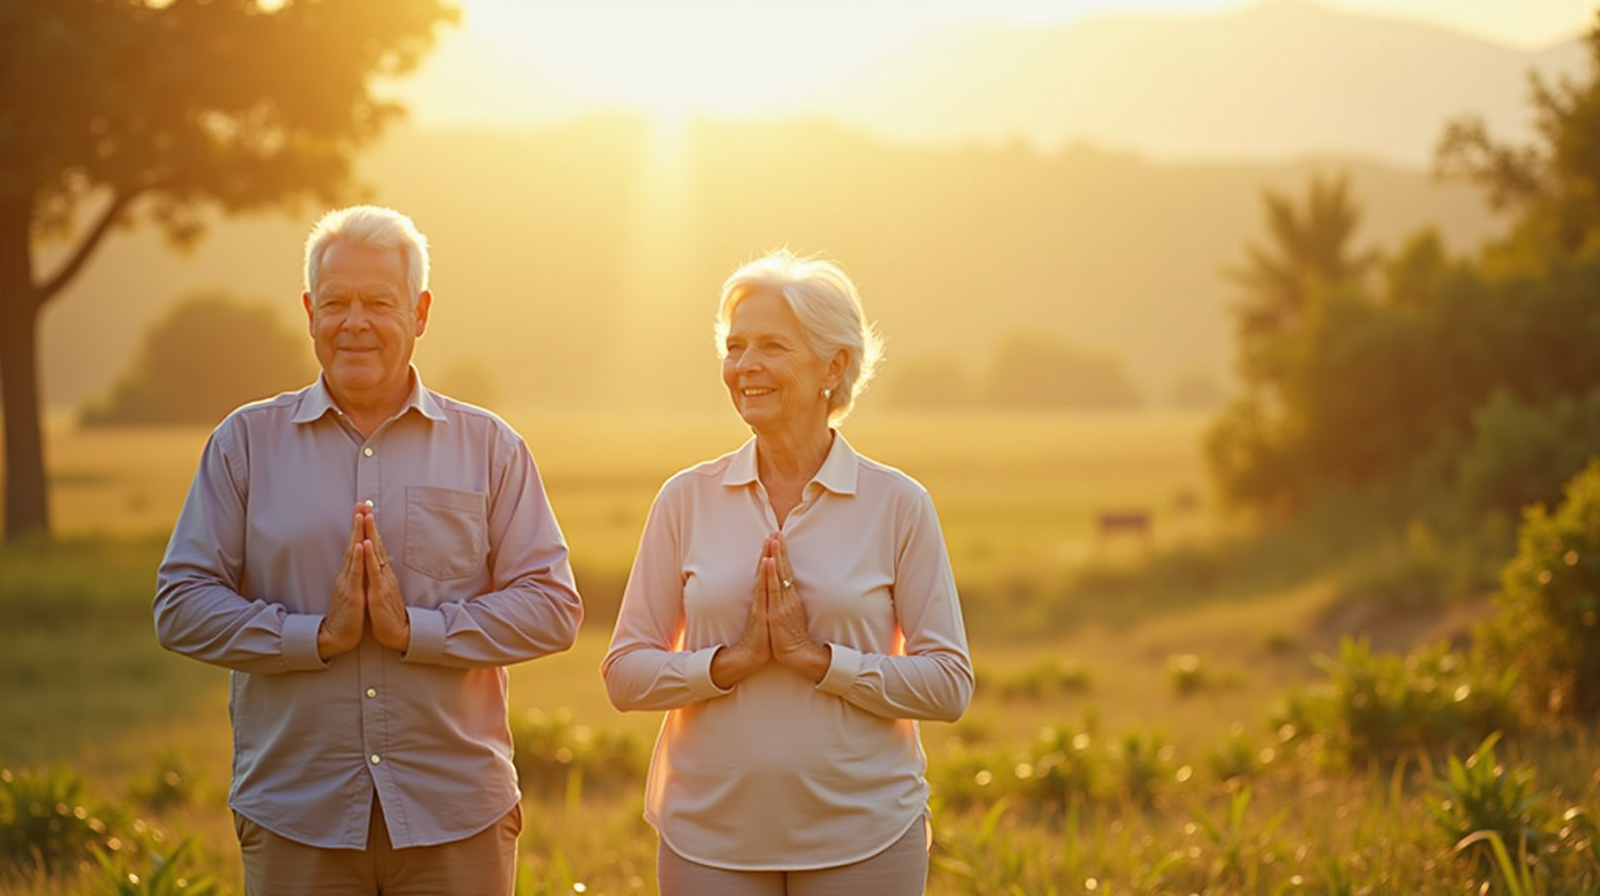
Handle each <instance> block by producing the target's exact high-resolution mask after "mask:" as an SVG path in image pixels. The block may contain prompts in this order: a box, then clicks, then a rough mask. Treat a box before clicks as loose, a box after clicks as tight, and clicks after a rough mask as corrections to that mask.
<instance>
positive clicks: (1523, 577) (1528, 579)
mask: <svg viewBox="0 0 1600 896" xmlns="http://www.w3.org/2000/svg"><path fill="white" fill-rule="evenodd" d="M1518 542H1519V545H1520V548H1519V550H1518V552H1517V555H1516V557H1514V558H1513V559H1512V560H1511V562H1510V563H1508V564H1506V567H1505V570H1504V571H1503V572H1502V574H1501V590H1500V593H1499V595H1498V596H1497V598H1496V600H1497V603H1498V606H1499V612H1498V613H1497V614H1496V615H1495V618H1494V619H1493V620H1492V621H1491V622H1490V623H1489V624H1488V626H1486V628H1485V630H1484V633H1483V634H1484V638H1483V641H1484V649H1485V653H1486V655H1487V656H1488V657H1489V660H1490V661H1491V662H1492V663H1493V664H1495V665H1496V666H1498V667H1499V668H1503V669H1515V670H1517V672H1518V674H1519V675H1520V678H1521V681H1522V684H1523V689H1522V693H1523V695H1524V696H1525V697H1526V698H1527V702H1528V704H1529V705H1530V707H1531V708H1532V709H1534V710H1535V711H1537V712H1540V713H1546V712H1547V713H1549V714H1550V716H1551V717H1553V718H1555V719H1558V720H1568V721H1570V720H1592V719H1594V718H1595V715H1596V713H1597V711H1600V460H1595V461H1591V462H1590V464H1589V466H1588V468H1587V469H1585V470H1584V471H1583V472H1582V473H1581V474H1579V475H1578V476H1577V477H1576V478H1574V479H1573V480H1572V481H1571V482H1570V483H1569V484H1568V485H1567V488H1566V500H1565V501H1563V502H1562V504H1561V506H1560V507H1558V508H1557V509H1556V511H1555V512H1554V513H1550V512H1547V511H1546V510H1545V508H1544V507H1543V506H1542V505H1540V506H1536V507H1534V508H1533V509H1532V510H1530V511H1529V512H1528V515H1527V517H1526V519H1525V520H1524V522H1523V525H1522V530H1521V532H1520V533H1519V536H1518Z"/></svg>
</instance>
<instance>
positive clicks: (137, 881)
mask: <svg viewBox="0 0 1600 896" xmlns="http://www.w3.org/2000/svg"><path fill="white" fill-rule="evenodd" d="M189 845H190V841H188V840H185V841H183V842H182V843H179V844H178V845H177V846H176V847H175V848H174V849H173V850H172V852H170V853H167V854H166V855H161V854H159V853H157V854H152V855H151V856H150V865H149V869H148V870H144V866H143V864H142V863H136V862H134V861H133V860H132V859H131V858H130V857H129V856H128V855H127V854H126V853H119V854H117V855H115V856H108V855H106V854H105V853H100V854H99V856H98V858H99V860H100V872H101V876H100V879H99V880H97V881H95V882H94V884H93V886H92V887H91V888H90V890H89V892H90V893H92V894H94V896H215V894H217V893H218V892H219V890H218V886H217V882H216V880H215V879H213V878H212V877H210V876H209V875H203V874H197V873H196V872H194V871H193V870H192V869H190V867H189V863H188V861H186V859H185V857H184V853H185V852H186V851H188V848H189Z"/></svg>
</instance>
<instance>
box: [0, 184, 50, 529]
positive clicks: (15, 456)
mask: <svg viewBox="0 0 1600 896" xmlns="http://www.w3.org/2000/svg"><path fill="white" fill-rule="evenodd" d="M30 198H31V197H30ZM30 211H31V203H30V202H27V201H24V202H21V203H17V202H4V203H0V401H3V402H4V412H5V433H6V435H5V450H6V461H5V469H6V475H5V493H6V498H5V503H6V510H5V538H6V540H7V541H9V542H16V541H19V540H21V539H22V538H25V537H27V536H30V535H46V536H48V535H49V534H50V506H49V504H48V503H47V502H46V495H45V478H44V434H43V431H42V428H41V426H40V419H39V364H38V354H39V308H40V304H41V303H40V301H39V296H38V293H37V291H36V290H35V288H34V285H33V264H32V256H31V254H30V247H29V245H28V229H29V228H28V225H29V219H30V217H31V216H30V215H29V212H30Z"/></svg>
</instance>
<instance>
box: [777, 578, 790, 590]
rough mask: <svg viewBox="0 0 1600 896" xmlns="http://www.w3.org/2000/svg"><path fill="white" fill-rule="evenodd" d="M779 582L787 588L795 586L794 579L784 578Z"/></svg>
mask: <svg viewBox="0 0 1600 896" xmlns="http://www.w3.org/2000/svg"><path fill="white" fill-rule="evenodd" d="M778 584H780V585H782V586H783V587H785V588H793V587H794V579H784V580H782V581H781V582H779V583H778Z"/></svg>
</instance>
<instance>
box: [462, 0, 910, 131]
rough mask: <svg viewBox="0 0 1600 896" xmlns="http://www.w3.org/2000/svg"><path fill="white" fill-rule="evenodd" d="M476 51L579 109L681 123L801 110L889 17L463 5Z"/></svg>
mask: <svg viewBox="0 0 1600 896" xmlns="http://www.w3.org/2000/svg"><path fill="white" fill-rule="evenodd" d="M462 9H463V15H464V17H465V19H466V22H465V24H466V27H467V29H468V30H470V31H471V33H472V35H473V37H474V38H475V39H476V40H477V41H481V42H484V43H487V44H490V45H493V47H494V49H495V51H496V52H498V53H500V54H503V55H508V56H514V57H515V58H519V59H522V60H525V61H526V64H527V65H528V66H529V67H530V68H531V69H534V70H537V71H539V72H540V73H541V74H542V77H543V79H544V80H545V81H547V82H548V81H552V80H553V81H556V82H558V83H559V84H560V85H561V86H562V87H563V88H564V89H565V90H567V91H569V92H570V93H571V94H572V98H573V99H574V100H575V101H577V102H578V103H581V104H582V105H584V106H589V107H594V108H621V109H632V110H638V111H644V112H648V113H650V114H651V115H652V116H654V117H655V118H656V119H657V120H659V121H662V122H664V123H666V122H675V121H676V122H681V120H682V119H683V118H685V117H688V116H692V115H695V114H706V115H713V116H719V117H733V116H738V117H760V116H766V115H782V114H786V113H792V112H794V111H797V110H800V109H803V108H805V107H806V106H807V104H808V103H810V102H813V101H814V100H815V99H816V98H817V97H819V96H820V95H821V93H822V92H823V91H825V90H827V89H829V88H830V87H832V86H833V85H835V84H837V83H838V81H839V79H841V78H847V77H850V76H851V75H852V74H856V73H858V72H859V70H860V68H861V67H863V66H865V65H867V64H870V63H871V62H872V61H873V59H874V54H875V53H876V52H877V51H878V50H879V49H880V47H881V40H880V39H879V38H880V37H881V34H882V27H881V23H878V22H875V21H872V17H873V16H876V17H878V18H880V19H881V18H883V17H885V16H887V15H888V14H889V12H888V11H886V10H885V9H884V8H883V7H881V6H878V5H873V4H866V5H864V7H863V8H861V9H855V8H853V7H852V6H851V5H850V4H829V3H823V4H815V5H811V4H799V3H793V4H774V3H764V2H740V3H731V2H699V3H662V2H651V0H602V2H595V3H562V4H555V3H529V4H523V3H512V2H503V0H464V2H463V3H462Z"/></svg>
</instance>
